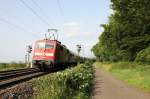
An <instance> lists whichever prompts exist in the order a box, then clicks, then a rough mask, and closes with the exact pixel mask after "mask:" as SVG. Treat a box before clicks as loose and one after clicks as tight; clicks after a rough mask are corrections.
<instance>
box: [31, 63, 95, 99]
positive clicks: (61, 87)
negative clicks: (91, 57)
mask: <svg viewBox="0 0 150 99" xmlns="http://www.w3.org/2000/svg"><path fill="white" fill-rule="evenodd" d="M92 82H93V69H92V65H91V62H86V63H85V64H80V65H78V66H76V67H74V68H70V69H66V70H64V71H62V72H57V73H52V74H48V75H45V76H42V77H39V78H37V79H33V80H31V81H30V83H32V84H33V89H34V91H35V93H34V98H35V99H89V98H90V91H91V88H92V87H91V86H92Z"/></svg>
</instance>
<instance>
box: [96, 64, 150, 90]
mask: <svg viewBox="0 0 150 99" xmlns="http://www.w3.org/2000/svg"><path fill="white" fill-rule="evenodd" d="M96 64H97V65H99V66H100V67H102V68H104V69H105V70H107V71H110V72H111V73H112V74H113V75H115V76H117V77H118V78H119V79H121V80H124V81H125V82H127V83H128V84H129V85H132V86H135V87H138V88H140V89H143V90H146V91H150V65H149V64H141V63H136V62H117V63H108V62H107V63H106V62H104V63H96Z"/></svg>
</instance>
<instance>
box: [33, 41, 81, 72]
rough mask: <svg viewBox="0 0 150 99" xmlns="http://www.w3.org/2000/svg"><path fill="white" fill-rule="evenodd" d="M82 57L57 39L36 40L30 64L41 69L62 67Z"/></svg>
mask: <svg viewBox="0 0 150 99" xmlns="http://www.w3.org/2000/svg"><path fill="white" fill-rule="evenodd" d="M81 61H82V58H81V57H80V56H78V55H76V54H74V53H72V52H71V51H70V50H68V49H67V48H66V46H64V45H62V44H61V42H59V41H57V40H49V39H44V40H38V41H36V42H35V46H34V51H33V57H32V65H33V67H38V68H40V69H41V70H42V71H46V70H49V69H52V68H63V67H65V66H69V65H71V64H77V62H81Z"/></svg>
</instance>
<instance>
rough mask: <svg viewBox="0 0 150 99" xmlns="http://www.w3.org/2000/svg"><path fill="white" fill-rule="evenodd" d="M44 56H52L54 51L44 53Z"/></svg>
mask: <svg viewBox="0 0 150 99" xmlns="http://www.w3.org/2000/svg"><path fill="white" fill-rule="evenodd" d="M45 56H54V53H45Z"/></svg>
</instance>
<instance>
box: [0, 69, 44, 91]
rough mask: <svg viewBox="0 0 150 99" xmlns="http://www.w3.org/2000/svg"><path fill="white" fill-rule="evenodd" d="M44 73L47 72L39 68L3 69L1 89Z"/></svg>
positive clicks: (0, 76) (0, 73) (0, 74)
mask: <svg viewBox="0 0 150 99" xmlns="http://www.w3.org/2000/svg"><path fill="white" fill-rule="evenodd" d="M43 74H45V73H44V72H40V70H39V69H38V68H27V69H19V70H11V71H2V72H0V89H3V88H5V87H8V86H12V85H14V84H17V83H19V82H22V81H25V80H28V79H31V78H33V77H37V76H41V75H43Z"/></svg>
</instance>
